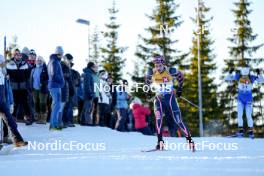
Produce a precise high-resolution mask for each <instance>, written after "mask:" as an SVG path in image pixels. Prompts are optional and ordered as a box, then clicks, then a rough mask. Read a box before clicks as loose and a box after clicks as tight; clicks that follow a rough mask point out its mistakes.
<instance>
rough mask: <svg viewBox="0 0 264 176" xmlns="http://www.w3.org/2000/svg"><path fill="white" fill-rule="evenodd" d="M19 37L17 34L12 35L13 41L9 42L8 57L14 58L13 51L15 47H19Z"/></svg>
mask: <svg viewBox="0 0 264 176" xmlns="http://www.w3.org/2000/svg"><path fill="white" fill-rule="evenodd" d="M18 48H19V45H18V39H17V36H13V37H12V41H11V42H10V43H9V46H8V47H7V51H6V56H7V58H8V59H11V58H12V52H13V50H14V49H18Z"/></svg>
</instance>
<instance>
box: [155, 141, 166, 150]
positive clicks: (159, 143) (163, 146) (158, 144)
mask: <svg viewBox="0 0 264 176" xmlns="http://www.w3.org/2000/svg"><path fill="white" fill-rule="evenodd" d="M164 148H165V144H164V141H163V140H160V141H158V143H157V145H156V150H164Z"/></svg>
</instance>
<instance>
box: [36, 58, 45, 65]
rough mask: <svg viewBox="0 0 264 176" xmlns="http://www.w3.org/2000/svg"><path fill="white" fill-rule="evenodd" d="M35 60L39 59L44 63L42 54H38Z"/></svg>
mask: <svg viewBox="0 0 264 176" xmlns="http://www.w3.org/2000/svg"><path fill="white" fill-rule="evenodd" d="M36 60H41V61H42V62H43V63H45V60H44V58H43V57H42V56H38V57H37V59H36Z"/></svg>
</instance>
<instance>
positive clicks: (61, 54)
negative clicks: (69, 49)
mask: <svg viewBox="0 0 264 176" xmlns="http://www.w3.org/2000/svg"><path fill="white" fill-rule="evenodd" d="M55 54H57V55H60V56H61V57H62V56H63V54H64V51H63V48H62V47H61V46H57V47H56V49H55Z"/></svg>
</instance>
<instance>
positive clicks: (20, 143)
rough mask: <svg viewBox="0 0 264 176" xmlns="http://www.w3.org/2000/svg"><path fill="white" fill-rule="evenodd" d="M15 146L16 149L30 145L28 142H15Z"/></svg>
mask: <svg viewBox="0 0 264 176" xmlns="http://www.w3.org/2000/svg"><path fill="white" fill-rule="evenodd" d="M14 145H15V146H16V147H24V146H27V145H28V142H26V141H18V142H15V143H14Z"/></svg>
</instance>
